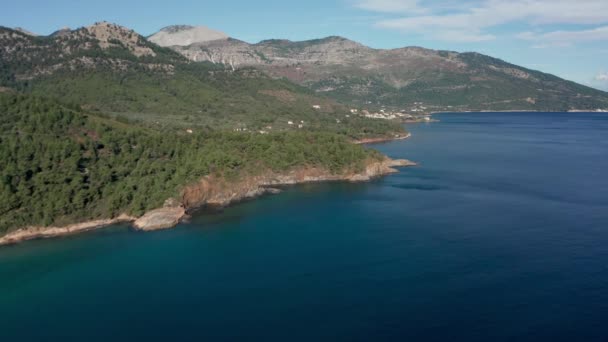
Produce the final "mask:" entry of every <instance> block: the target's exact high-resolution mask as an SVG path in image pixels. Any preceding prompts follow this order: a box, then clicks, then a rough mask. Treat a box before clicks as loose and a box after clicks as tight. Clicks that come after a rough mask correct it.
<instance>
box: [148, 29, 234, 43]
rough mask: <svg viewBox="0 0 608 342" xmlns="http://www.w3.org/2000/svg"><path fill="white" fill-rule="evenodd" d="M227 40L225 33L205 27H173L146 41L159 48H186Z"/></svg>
mask: <svg viewBox="0 0 608 342" xmlns="http://www.w3.org/2000/svg"><path fill="white" fill-rule="evenodd" d="M228 38H229V37H228V35H226V34H225V33H223V32H220V31H215V30H212V29H210V28H208V27H205V26H190V25H174V26H167V27H165V28H163V29H161V30H160V31H158V32H157V33H155V34H153V35H151V36H150V37H148V40H150V41H151V42H153V43H155V44H157V45H160V46H188V45H192V44H195V43H203V42H209V41H214V40H226V39H228Z"/></svg>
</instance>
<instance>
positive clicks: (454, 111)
mask: <svg viewBox="0 0 608 342" xmlns="http://www.w3.org/2000/svg"><path fill="white" fill-rule="evenodd" d="M458 113H608V111H601V110H597V109H596V110H593V109H569V110H567V111H562V110H558V111H556V110H536V109H509V110H487V109H484V110H451V111H441V112H430V113H429V115H435V114H458Z"/></svg>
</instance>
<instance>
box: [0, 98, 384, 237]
mask: <svg viewBox="0 0 608 342" xmlns="http://www.w3.org/2000/svg"><path fill="white" fill-rule="evenodd" d="M376 157H378V154H377V153H376V152H374V151H371V150H367V149H365V148H363V147H361V146H357V145H353V144H351V143H349V142H348V140H347V139H346V138H345V137H343V136H340V135H337V134H332V133H313V132H303V131H290V132H281V133H271V134H267V135H261V134H253V133H234V132H221V131H217V132H212V133H194V134H187V133H179V132H168V131H163V130H157V129H153V128H147V127H141V126H139V125H133V124H131V123H126V122H123V121H116V120H114V119H111V118H108V117H104V116H99V115H95V114H87V113H85V112H82V111H81V110H80V109H79V108H78V106H66V105H63V104H61V103H59V102H57V101H54V100H49V99H46V98H42V97H37V96H26V95H19V94H14V93H10V92H8V93H0V160H2V163H0V235H3V234H5V233H6V232H8V231H9V230H13V229H17V228H20V227H23V226H28V225H37V226H45V225H46V226H48V225H51V224H54V225H62V224H68V223H73V222H78V221H82V220H88V219H96V218H111V217H116V216H118V215H120V214H123V213H127V214H131V215H141V214H142V213H144V212H145V211H146V210H149V209H154V208H158V207H160V206H162V204H163V202H164V201H165V200H166V199H167V198H170V197H172V196H175V195H177V194H178V192H179V190H180V189H181V188H183V187H184V186H186V185H188V183H190V182H193V181H197V180H199V179H200V178H201V177H203V176H206V175H210V174H212V175H213V174H214V175H219V176H222V177H242V176H243V175H251V174H256V173H259V172H265V171H267V170H273V171H284V170H289V169H292V168H296V167H304V166H315V167H321V168H324V169H328V170H331V171H333V172H340V171H343V170H347V169H350V170H352V169H356V168H358V167H362V166H363V163H364V161H365V160H366V159H368V158H376Z"/></svg>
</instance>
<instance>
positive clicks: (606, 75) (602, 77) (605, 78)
mask: <svg viewBox="0 0 608 342" xmlns="http://www.w3.org/2000/svg"><path fill="white" fill-rule="evenodd" d="M595 80H596V81H602V82H608V72H600V73H599V74H597V76H595Z"/></svg>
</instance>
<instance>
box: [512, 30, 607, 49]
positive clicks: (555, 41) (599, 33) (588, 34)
mask: <svg viewBox="0 0 608 342" xmlns="http://www.w3.org/2000/svg"><path fill="white" fill-rule="evenodd" d="M517 37H518V38H520V39H524V40H530V41H535V42H539V43H538V45H535V47H540V48H544V47H563V46H571V45H573V44H575V43H582V42H597V41H604V40H608V26H600V27H596V28H593V29H588V30H578V31H551V32H545V33H535V32H523V33H520V34H519V35H517Z"/></svg>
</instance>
